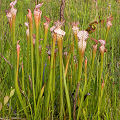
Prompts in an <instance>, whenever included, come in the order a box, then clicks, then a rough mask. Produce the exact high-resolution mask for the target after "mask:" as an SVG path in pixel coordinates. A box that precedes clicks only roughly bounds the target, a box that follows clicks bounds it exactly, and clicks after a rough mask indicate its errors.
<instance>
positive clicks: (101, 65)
mask: <svg viewBox="0 0 120 120" xmlns="http://www.w3.org/2000/svg"><path fill="white" fill-rule="evenodd" d="M103 59H104V52H101V64H100V73H99V84H98V85H99V93H98V95H99V96H101V77H102V72H103ZM98 103H99V104H98V120H101V118H100V107H101V104H100V101H99V100H98Z"/></svg>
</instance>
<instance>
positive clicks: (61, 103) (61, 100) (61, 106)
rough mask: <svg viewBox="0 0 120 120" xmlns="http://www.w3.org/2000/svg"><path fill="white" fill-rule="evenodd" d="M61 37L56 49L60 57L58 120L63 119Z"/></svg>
mask: <svg viewBox="0 0 120 120" xmlns="http://www.w3.org/2000/svg"><path fill="white" fill-rule="evenodd" d="M62 39H63V38H62V37H59V38H58V49H59V56H60V119H61V120H62V119H63V110H64V107H63V85H62V84H63V71H62V66H63V59H62V47H63V44H62V41H63V40H62Z"/></svg>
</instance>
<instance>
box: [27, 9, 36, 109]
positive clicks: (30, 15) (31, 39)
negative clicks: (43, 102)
mask: <svg viewBox="0 0 120 120" xmlns="http://www.w3.org/2000/svg"><path fill="white" fill-rule="evenodd" d="M27 16H28V21H29V29H30V42H31V69H32V87H33V100H34V111H36V98H35V86H34V55H33V38H32V31H33V25H32V13H31V11H30V9H28V15H27Z"/></svg>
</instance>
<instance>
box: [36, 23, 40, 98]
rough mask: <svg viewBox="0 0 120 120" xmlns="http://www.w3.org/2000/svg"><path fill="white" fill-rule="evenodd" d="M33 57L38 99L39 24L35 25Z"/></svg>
mask: <svg viewBox="0 0 120 120" xmlns="http://www.w3.org/2000/svg"><path fill="white" fill-rule="evenodd" d="M35 57H36V97H38V94H39V91H40V84H39V83H40V57H39V24H36V40H35Z"/></svg>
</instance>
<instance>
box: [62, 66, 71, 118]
mask: <svg viewBox="0 0 120 120" xmlns="http://www.w3.org/2000/svg"><path fill="white" fill-rule="evenodd" d="M63 78H64V86H65V93H66V99H67V105H68V111H69V120H71V105H70V97H69V92H68V89H67V83H66V78H65V72H64V65H63Z"/></svg>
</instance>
